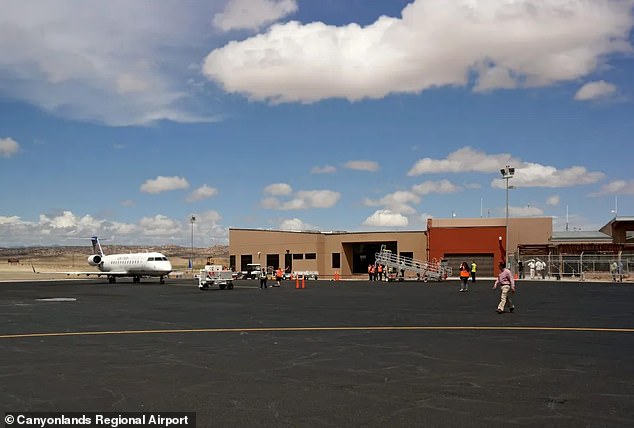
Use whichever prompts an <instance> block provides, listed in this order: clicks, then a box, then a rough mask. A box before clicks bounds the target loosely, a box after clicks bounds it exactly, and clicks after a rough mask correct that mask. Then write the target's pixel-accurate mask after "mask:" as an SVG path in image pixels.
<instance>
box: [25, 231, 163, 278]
mask: <svg viewBox="0 0 634 428" xmlns="http://www.w3.org/2000/svg"><path fill="white" fill-rule="evenodd" d="M90 240H91V241H92V249H93V255H91V256H89V257H88V264H89V265H90V266H96V267H97V268H98V269H99V271H91V272H58V273H65V274H67V275H86V276H90V275H96V276H106V277H108V282H109V283H111V284H112V283H115V282H116V281H117V277H132V282H141V277H142V276H145V277H152V276H158V277H159V278H160V282H161V284H165V277H166V276H167V275H168V274H169V273H170V272H171V271H172V264H171V263H170V262H169V260H167V257H165V256H164V255H163V254H161V253H130V254H111V255H108V256H106V255H105V254H104V253H103V250H102V249H101V244H100V243H99V238H97V237H96V236H93V237H92V238H90ZM34 270H35V269H34Z"/></svg>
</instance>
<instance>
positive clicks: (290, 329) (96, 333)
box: [0, 326, 634, 339]
mask: <svg viewBox="0 0 634 428" xmlns="http://www.w3.org/2000/svg"><path fill="white" fill-rule="evenodd" d="M328 331H554V332H590V333H592V332H602V333H634V328H594V327H520V326H499V327H491V326H358V327H354V326H351V327H252V328H248V327H247V328H192V329H173V330H166V329H163V330H113V331H65V332H53V333H17V334H2V335H0V339H21V338H29V337H69V336H106V335H118V334H173V333H180V334H184V333H261V332H264V333H276V332H328Z"/></svg>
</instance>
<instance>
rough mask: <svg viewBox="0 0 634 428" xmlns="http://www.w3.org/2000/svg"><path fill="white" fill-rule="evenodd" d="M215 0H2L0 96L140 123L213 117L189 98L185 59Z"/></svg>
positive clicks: (63, 112)
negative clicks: (33, 1)
mask: <svg viewBox="0 0 634 428" xmlns="http://www.w3.org/2000/svg"><path fill="white" fill-rule="evenodd" d="M220 6H221V5H220V4H218V3H217V2H191V3H188V4H187V6H186V7H185V6H184V5H183V4H182V3H181V2H173V1H128V0H109V1H107V2H94V3H93V2H83V1H68V0H48V1H43V2H38V3H37V5H36V7H34V5H33V4H29V3H28V2H20V1H10V0H3V1H1V2H0V7H1V10H2V13H0V53H1V55H0V75H2V79H0V96H2V97H3V98H6V97H8V98H12V99H17V100H20V101H23V102H27V103H30V104H32V105H35V106H37V107H39V108H41V109H43V110H46V111H48V112H51V113H54V114H56V115H59V116H62V117H65V118H71V119H78V120H88V121H96V122H100V123H104V124H107V125H116V126H119V125H132V124H134V125H139V124H148V123H151V122H153V121H157V120H163V119H166V120H172V121H177V122H185V123H189V122H203V121H213V120H216V118H213V117H210V116H208V115H207V114H205V113H204V112H202V111H198V110H197V109H194V108H192V107H191V106H193V103H189V100H190V99H191V98H192V97H193V96H194V95H195V93H194V92H193V91H192V88H191V87H190V86H189V84H188V81H189V80H190V79H192V78H193V79H198V78H199V76H198V75H197V74H194V73H196V71H194V70H193V69H190V68H188V67H187V66H188V65H189V64H192V63H199V62H200V60H201V58H200V57H199V56H198V55H199V54H198V53H197V52H198V49H200V47H201V38H202V37H204V35H205V34H208V33H209V21H210V20H211V16H212V15H213V13H215V12H217V11H218V10H219V7H220Z"/></svg>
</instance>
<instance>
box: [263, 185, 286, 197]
mask: <svg viewBox="0 0 634 428" xmlns="http://www.w3.org/2000/svg"><path fill="white" fill-rule="evenodd" d="M264 193H266V194H267V195H273V196H284V195H290V194H291V193H293V188H292V187H291V186H290V184H287V183H273V184H269V185H268V186H266V187H265V188H264Z"/></svg>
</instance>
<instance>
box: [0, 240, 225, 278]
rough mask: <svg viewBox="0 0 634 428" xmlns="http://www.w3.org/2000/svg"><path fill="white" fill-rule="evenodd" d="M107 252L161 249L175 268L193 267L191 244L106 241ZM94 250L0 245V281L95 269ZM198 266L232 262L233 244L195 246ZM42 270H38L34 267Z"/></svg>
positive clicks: (82, 247)
mask: <svg viewBox="0 0 634 428" xmlns="http://www.w3.org/2000/svg"><path fill="white" fill-rule="evenodd" d="M102 247H103V251H104V253H105V254H116V253H136V252H146V251H158V252H160V253H163V254H165V255H166V256H167V257H168V258H169V259H170V262H171V263H172V267H173V268H174V271H175V272H181V273H183V274H184V275H186V274H187V273H188V271H189V269H188V266H189V258H190V257H191V254H192V249H191V248H186V247H178V246H173V245H168V246H154V247H139V246H121V245H103V243H102ZM91 254H92V248H91V247H90V246H81V247H74V246H69V247H27V248H0V281H2V280H5V281H8V280H28V279H55V278H67V277H68V276H67V275H64V274H54V273H51V272H57V271H95V272H97V271H98V270H97V268H96V267H93V266H90V265H88V262H87V258H88V256H90V255H91ZM193 255H194V257H193V265H194V270H196V269H200V268H201V267H202V266H203V265H204V264H205V263H206V262H207V258H208V257H211V258H212V259H213V261H214V263H217V264H223V265H226V266H228V264H229V247H228V246H223V245H217V246H214V247H209V248H194V253H193ZM34 269H35V270H36V271H38V272H41V273H34V272H33V270H34Z"/></svg>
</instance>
